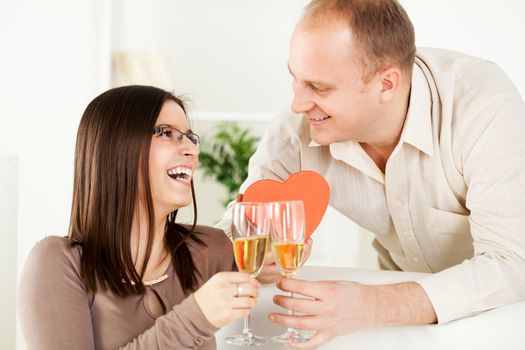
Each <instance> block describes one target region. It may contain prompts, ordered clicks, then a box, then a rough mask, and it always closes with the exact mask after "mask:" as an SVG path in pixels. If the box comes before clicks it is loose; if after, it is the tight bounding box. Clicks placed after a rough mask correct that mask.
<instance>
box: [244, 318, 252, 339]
mask: <svg viewBox="0 0 525 350" xmlns="http://www.w3.org/2000/svg"><path fill="white" fill-rule="evenodd" d="M242 334H244V335H245V336H247V337H250V338H251V337H253V334H252V330H251V329H250V315H246V316H244V326H243V328H242Z"/></svg>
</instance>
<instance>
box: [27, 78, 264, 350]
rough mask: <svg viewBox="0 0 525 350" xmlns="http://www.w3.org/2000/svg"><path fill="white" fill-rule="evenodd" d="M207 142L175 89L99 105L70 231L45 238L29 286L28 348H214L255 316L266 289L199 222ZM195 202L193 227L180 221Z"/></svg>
mask: <svg viewBox="0 0 525 350" xmlns="http://www.w3.org/2000/svg"><path fill="white" fill-rule="evenodd" d="M198 145H199V137H198V136H197V135H196V134H194V133H193V132H192V131H191V129H190V127H189V123H188V120H187V118H186V113H185V108H184V104H183V103H182V101H181V100H180V99H179V98H177V97H176V96H174V95H172V94H170V93H168V92H166V91H164V90H161V89H157V88H154V87H146V86H126V87H120V88H115V89H112V90H109V91H106V92H105V93H103V94H101V95H100V96H98V97H97V98H95V99H94V100H93V101H92V102H91V103H90V104H89V105H88V107H87V108H86V110H85V112H84V115H83V117H82V120H81V122H80V126H79V129H78V134H77V144H76V151H75V178H74V189H73V205H72V211H71V220H70V229H69V235H68V237H58V236H50V237H47V238H45V239H43V240H42V241H40V242H39V243H37V244H36V246H35V247H34V248H33V249H32V251H31V253H30V255H29V257H28V260H27V261H26V264H25V267H24V271H23V273H22V277H21V280H20V285H19V289H18V311H19V315H20V320H21V325H22V329H23V332H24V335H25V338H26V341H27V345H28V348H30V349H36V348H38V349H42V348H45V349H93V348H97V349H99V348H100V349H102V348H103V349H115V348H124V349H152V348H157V347H159V346H160V347H161V348H177V349H186V348H191V349H194V348H199V349H212V348H215V338H214V336H213V335H214V333H215V331H216V330H217V329H218V328H219V327H222V326H223V325H225V324H227V323H229V322H230V321H232V320H234V319H237V318H240V317H242V316H244V315H246V314H247V313H249V312H250V310H251V307H252V306H253V305H254V303H255V298H256V297H257V295H258V291H257V290H258V287H259V286H260V285H259V283H258V282H257V281H256V280H255V279H253V278H250V277H249V276H248V275H246V274H242V273H239V272H232V271H231V270H232V268H233V254H232V247H231V242H230V241H229V240H228V238H227V237H226V236H225V235H224V233H223V232H222V231H220V230H218V229H215V228H211V227H206V226H197V225H196V222H195V221H196V210H195V197H194V192H193V181H192V174H193V169H194V168H195V167H196V166H197V162H198V154H199V147H198ZM192 201H193V204H194V210H195V221H194V223H193V225H179V224H177V223H176V222H175V218H176V216H177V211H178V209H179V208H182V207H185V206H188V205H189V204H190V203H191V202H192ZM239 288H242V290H243V293H242V295H238V294H237V290H238V289H239Z"/></svg>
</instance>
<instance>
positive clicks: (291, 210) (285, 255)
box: [269, 201, 307, 343]
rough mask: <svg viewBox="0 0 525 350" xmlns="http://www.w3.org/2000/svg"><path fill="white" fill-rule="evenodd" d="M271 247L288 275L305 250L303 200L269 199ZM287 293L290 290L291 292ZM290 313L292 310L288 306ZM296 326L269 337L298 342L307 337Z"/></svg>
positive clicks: (277, 341)
mask: <svg viewBox="0 0 525 350" xmlns="http://www.w3.org/2000/svg"><path fill="white" fill-rule="evenodd" d="M269 209H270V233H271V237H272V251H273V255H274V258H275V262H276V264H277V267H278V268H279V271H280V272H281V275H283V276H284V277H285V278H291V277H292V276H293V275H295V274H296V272H297V270H299V267H300V266H301V262H302V259H303V252H304V235H305V225H306V223H305V213H304V204H303V201H281V202H271V203H269ZM290 297H293V293H292V292H290ZM288 315H293V310H288ZM306 340H307V338H305V337H303V336H302V335H301V333H299V331H298V330H296V329H294V328H292V327H290V328H288V329H287V331H286V332H285V333H284V334H282V335H279V336H275V337H272V341H274V342H276V343H299V342H304V341H306Z"/></svg>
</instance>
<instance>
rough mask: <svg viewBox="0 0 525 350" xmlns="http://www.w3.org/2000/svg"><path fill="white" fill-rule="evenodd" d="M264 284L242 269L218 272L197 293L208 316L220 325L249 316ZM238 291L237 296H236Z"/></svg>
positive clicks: (201, 307) (204, 312)
mask: <svg viewBox="0 0 525 350" xmlns="http://www.w3.org/2000/svg"><path fill="white" fill-rule="evenodd" d="M260 287H261V284H260V283H259V282H257V280H256V279H255V278H252V277H250V276H249V275H248V274H245V273H242V272H219V273H217V274H215V275H213V276H212V277H211V278H210V279H209V280H208V281H207V282H206V283H204V284H203V285H202V286H201V287H200V288H199V289H198V290H197V291H196V292H195V293H194V294H193V296H194V298H195V301H197V305H199V307H200V309H201V310H202V313H203V314H204V316H205V317H206V319H207V320H208V321H209V322H210V323H211V324H212V325H214V326H215V327H217V328H220V327H222V326H224V325H226V324H228V323H230V322H231V321H233V320H236V319H238V318H241V317H243V316H245V315H248V314H249V313H250V312H251V310H252V307H253V306H254V305H255V303H256V301H257V297H258V296H259V288H260ZM237 294H238V295H237Z"/></svg>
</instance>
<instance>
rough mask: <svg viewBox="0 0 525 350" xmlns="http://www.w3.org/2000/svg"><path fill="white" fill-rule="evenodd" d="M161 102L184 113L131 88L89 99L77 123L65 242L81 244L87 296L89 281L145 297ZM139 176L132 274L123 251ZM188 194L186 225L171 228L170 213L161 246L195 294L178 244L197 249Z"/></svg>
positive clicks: (148, 90)
mask: <svg viewBox="0 0 525 350" xmlns="http://www.w3.org/2000/svg"><path fill="white" fill-rule="evenodd" d="M169 100H172V101H174V102H176V103H177V104H178V105H179V106H180V107H181V108H182V109H183V110H184V112H186V109H185V107H184V104H183V102H182V101H181V99H179V98H177V97H175V96H174V95H173V94H171V93H169V92H166V91H164V90H161V89H158V88H155V87H151V86H136V85H134V86H124V87H119V88H114V89H111V90H108V91H106V92H104V93H103V94H101V95H100V96H98V97H96V98H95V99H94V100H93V101H91V103H90V104H89V105H88V106H87V108H86V110H85V111H84V114H83V116H82V120H81V121H80V125H79V128H78V133H77V143H76V149H75V176H74V187H73V203H72V209H71V220H70V225H69V238H70V239H71V240H72V242H73V244H79V245H80V246H81V247H82V257H81V263H80V273H81V278H82V279H83V281H84V283H85V285H86V288H87V290H88V291H90V292H92V293H95V292H96V291H97V283H98V286H99V287H101V288H102V289H103V290H106V289H108V288H109V289H110V290H111V291H113V292H114V293H116V294H118V295H120V296H128V295H131V294H142V293H144V292H145V288H144V284H143V283H142V276H144V273H145V270H146V267H147V264H148V260H149V258H150V255H151V249H152V242H153V235H154V230H153V226H154V221H155V220H154V219H155V218H154V210H153V200H152V196H151V189H150V184H149V167H148V162H149V150H150V145H151V138H152V136H153V128H154V126H155V123H156V121H157V118H158V116H159V113H160V110H161V109H162V106H163V105H164V103H165V102H166V101H169ZM139 171H140V172H141V176H140V177H139ZM139 179H142V184H140V185H141V186H142V187H143V188H144V193H145V207H146V208H145V210H146V214H147V217H148V221H149V222H148V238H147V247H146V255H145V257H144V261H143V264H142V269H141V271H137V270H136V269H135V265H134V263H133V259H132V254H131V246H130V242H131V226H132V221H133V218H134V214H135V210H136V206H137V194H138V188H139ZM191 190H192V198H193V210H194V222H193V226H192V227H191V228H190V229H186V228H185V227H183V226H181V225H178V224H176V223H175V217H176V215H177V211H174V212H173V213H171V214H170V215H169V216H168V217H167V218H166V235H165V244H166V247H167V248H168V250H169V251H170V253H171V256H172V263H173V265H174V268H175V271H176V273H177V276H178V278H179V280H180V283H181V285H182V288H183V290H184V291H185V292H189V291H192V290H194V289H195V286H196V273H197V268H196V266H195V265H194V263H193V259H192V256H191V253H190V250H189V248H188V245H187V244H186V240H187V239H189V238H191V239H193V240H195V241H197V242H198V243H200V244H204V243H203V242H202V241H201V240H200V239H199V238H198V237H196V236H195V235H193V229H194V227H195V223H196V220H197V207H196V202H195V192H194V187H193V182H192V183H191Z"/></svg>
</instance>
